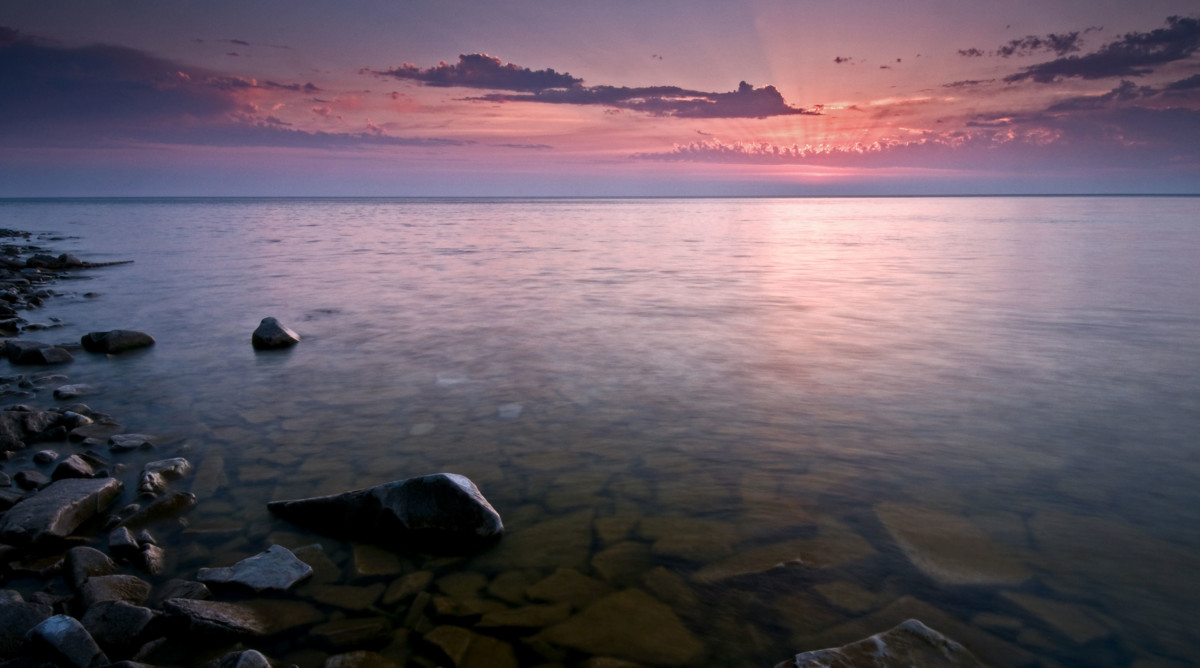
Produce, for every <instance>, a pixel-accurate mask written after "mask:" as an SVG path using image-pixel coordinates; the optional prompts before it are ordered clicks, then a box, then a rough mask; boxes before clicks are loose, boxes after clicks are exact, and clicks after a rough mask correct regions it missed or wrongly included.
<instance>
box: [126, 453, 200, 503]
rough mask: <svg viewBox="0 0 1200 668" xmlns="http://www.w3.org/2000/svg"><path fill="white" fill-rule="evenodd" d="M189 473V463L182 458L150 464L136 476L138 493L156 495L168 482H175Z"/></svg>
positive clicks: (190, 468) (190, 467)
mask: <svg viewBox="0 0 1200 668" xmlns="http://www.w3.org/2000/svg"><path fill="white" fill-rule="evenodd" d="M191 471H192V465H191V463H189V462H188V460H186V459H184V458H183V457H175V458H172V459H161V460H159V461H156V462H150V463H149V464H146V465H145V466H143V467H142V472H141V474H140V475H139V476H138V493H139V494H158V493H159V492H162V491H163V490H165V489H166V488H167V481H168V480H177V479H179V478H182V477H183V476H185V475H187V474H188V473H190V472H191Z"/></svg>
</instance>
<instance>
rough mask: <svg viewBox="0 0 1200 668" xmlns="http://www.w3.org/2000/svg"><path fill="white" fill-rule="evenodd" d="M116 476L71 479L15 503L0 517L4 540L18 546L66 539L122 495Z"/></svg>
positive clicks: (61, 481)
mask: <svg viewBox="0 0 1200 668" xmlns="http://www.w3.org/2000/svg"><path fill="white" fill-rule="evenodd" d="M121 489H122V485H121V481H119V480H117V479H115V478H98V479H85V478H68V479H64V480H59V481H57V482H54V483H53V484H51V485H49V486H48V487H46V488H45V489H43V490H42V491H40V492H38V493H37V494H35V495H33V496H32V497H29V498H27V499H24V500H22V501H21V502H20V503H18V504H17V505H15V506H13V507H12V508H11V509H9V511H8V512H7V513H5V515H4V518H3V519H2V520H0V540H2V541H4V542H6V543H11V544H14V545H24V544H28V543H36V542H39V541H41V540H43V539H47V538H65V537H67V536H69V535H71V532H72V531H74V530H75V529H76V528H78V527H79V525H80V524H83V523H84V522H86V521H87V520H89V519H91V518H92V517H94V516H95V515H96V514H97V513H99V512H102V511H103V510H104V509H105V508H107V507H108V506H109V505H110V504H111V503H112V502H113V501H115V500H116V499H117V497H118V496H120V494H121Z"/></svg>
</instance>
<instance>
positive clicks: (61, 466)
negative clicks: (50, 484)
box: [50, 455, 96, 480]
mask: <svg viewBox="0 0 1200 668" xmlns="http://www.w3.org/2000/svg"><path fill="white" fill-rule="evenodd" d="M95 475H96V471H95V469H93V468H92V465H91V464H89V463H87V462H86V461H84V460H83V458H82V457H80V456H79V455H71V456H70V457H67V458H66V459H64V460H62V461H61V462H59V463H58V466H55V467H54V472H53V473H51V474H50V479H51V480H63V479H65V478H91V477H93V476H95Z"/></svg>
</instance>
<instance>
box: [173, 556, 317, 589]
mask: <svg viewBox="0 0 1200 668" xmlns="http://www.w3.org/2000/svg"><path fill="white" fill-rule="evenodd" d="M312 573H313V569H312V566H309V565H308V564H306V563H304V562H303V561H300V558H299V557H297V556H296V555H295V554H292V551H291V550H289V549H287V548H286V547H284V546H282V545H272V546H271V547H269V548H267V551H266V552H262V553H259V554H256V555H254V556H253V557H247V558H245V559H242V560H241V561H239V562H237V563H236V564H234V565H232V566H225V567H222V568H201V569H200V571H199V573H197V574H196V579H197V580H199V581H200V582H203V583H204V584H207V585H212V584H229V585H238V586H241V587H245V588H247V589H251V590H254V591H256V592H264V591H287V590H288V589H291V588H292V587H293V586H295V585H296V584H297V583H298V582H300V581H301V580H304V579H305V578H308V577H309V576H311V575H312Z"/></svg>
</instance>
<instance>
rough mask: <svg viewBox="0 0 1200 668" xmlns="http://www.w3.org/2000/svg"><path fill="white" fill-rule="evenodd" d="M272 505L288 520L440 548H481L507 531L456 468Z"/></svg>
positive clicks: (351, 535)
mask: <svg viewBox="0 0 1200 668" xmlns="http://www.w3.org/2000/svg"><path fill="white" fill-rule="evenodd" d="M267 508H269V509H270V511H271V512H273V513H274V514H276V515H278V516H279V517H281V518H283V519H285V520H288V521H290V522H295V523H296V524H300V525H303V526H306V527H309V528H311V529H314V530H317V531H321V532H324V533H329V534H331V535H338V536H343V537H347V538H354V539H360V540H366V541H370V542H374V543H382V544H386V545H394V546H400V545H403V546H406V547H410V548H415V549H420V550H429V551H435V552H436V551H444V550H463V549H473V548H477V547H481V546H483V545H485V544H487V543H489V542H491V541H493V540H496V539H497V538H499V537H500V535H501V533H503V531H504V524H503V522H501V520H500V514H499V513H497V512H496V510H495V509H494V508H492V506H491V504H490V503H488V501H487V499H485V498H484V497H483V494H482V493H480V491H479V488H477V487H476V486H475V483H473V482H471V481H470V480H469V479H468V478H466V477H464V476H461V475H457V474H454V473H435V474H433V475H427V476H420V477H417V478H409V479H407V480H398V481H395V482H389V483H385V484H383V485H377V486H375V487H369V488H366V489H359V490H354V491H350V492H345V493H342V494H335V495H333V496H322V497H315V498H309V499H297V500H291V501H273V502H271V503H268V504H267Z"/></svg>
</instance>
